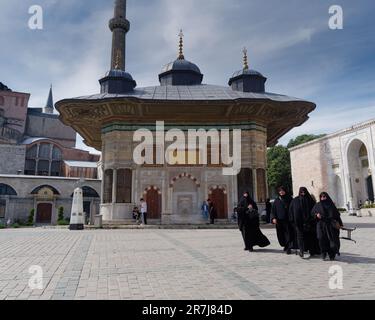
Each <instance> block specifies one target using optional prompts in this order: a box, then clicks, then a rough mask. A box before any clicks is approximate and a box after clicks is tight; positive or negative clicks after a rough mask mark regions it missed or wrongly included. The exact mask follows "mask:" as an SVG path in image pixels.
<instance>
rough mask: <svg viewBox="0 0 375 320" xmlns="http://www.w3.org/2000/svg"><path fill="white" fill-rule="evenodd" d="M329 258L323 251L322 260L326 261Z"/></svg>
mask: <svg viewBox="0 0 375 320" xmlns="http://www.w3.org/2000/svg"><path fill="white" fill-rule="evenodd" d="M326 258H327V253H322V260H323V261H325V260H326Z"/></svg>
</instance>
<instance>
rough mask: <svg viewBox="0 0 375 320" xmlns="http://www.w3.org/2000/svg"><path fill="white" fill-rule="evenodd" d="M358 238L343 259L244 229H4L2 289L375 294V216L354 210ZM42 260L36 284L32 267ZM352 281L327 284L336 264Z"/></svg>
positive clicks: (0, 295) (5, 292)
mask: <svg viewBox="0 0 375 320" xmlns="http://www.w3.org/2000/svg"><path fill="white" fill-rule="evenodd" d="M344 221H345V222H346V223H347V224H348V225H357V226H358V230H357V231H356V232H355V233H354V235H353V238H355V239H356V240H357V244H354V243H352V242H349V241H342V256H341V257H339V260H338V261H336V262H334V263H332V262H323V261H321V260H320V259H315V258H314V259H310V260H301V259H300V258H299V257H298V256H295V255H293V256H287V255H285V254H283V253H282V252H281V250H280V248H279V246H278V245H277V241H276V236H275V231H274V230H273V229H265V230H264V233H265V234H266V235H267V236H268V237H269V239H270V240H271V242H272V246H271V247H269V248H267V249H265V250H257V251H256V252H254V253H249V252H245V251H244V250H243V243H242V239H241V237H240V233H239V232H238V231H237V230H87V231H83V232H81V231H79V232H70V231H68V230H58V229H42V228H39V229H18V230H1V231H0V254H1V256H0V300H2V299H57V300H58V299H152V300H154V299H156V300H159V299H188V300H190V299H225V300H231V299H246V300H248V299H317V298H318V299H331V298H332V299H353V298H354V299H359V298H362V299H375V249H374V247H375V218H354V217H345V218H344ZM32 265H39V266H41V267H42V268H43V285H44V289H36V290H32V289H31V288H30V287H29V279H30V277H31V276H32V275H31V274H30V273H29V268H30V266H32ZM332 265H338V266H341V267H342V268H343V272H344V289H343V290H331V289H329V288H328V283H329V278H330V275H329V272H328V270H329V268H330V266H332Z"/></svg>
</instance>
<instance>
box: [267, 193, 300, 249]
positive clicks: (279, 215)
mask: <svg viewBox="0 0 375 320" xmlns="http://www.w3.org/2000/svg"><path fill="white" fill-rule="evenodd" d="M278 191H279V196H278V197H277V198H276V199H275V201H274V203H273V205H272V211H271V221H272V223H273V224H275V225H276V232H277V239H278V240H279V244H280V246H282V247H284V251H285V252H286V253H287V254H291V253H292V249H294V246H295V244H294V230H293V226H292V224H291V223H290V221H289V206H290V203H291V201H292V197H291V196H290V195H289V194H288V193H287V191H286V189H285V188H284V187H280V188H279V189H278Z"/></svg>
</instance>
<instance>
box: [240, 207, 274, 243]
mask: <svg viewBox="0 0 375 320" xmlns="http://www.w3.org/2000/svg"><path fill="white" fill-rule="evenodd" d="M243 229H244V239H245V245H246V248H249V249H250V248H252V247H255V246H259V247H261V248H265V247H267V246H269V245H270V244H271V243H270V242H269V240H268V239H267V237H266V236H265V235H264V234H263V233H262V231H261V230H260V224H259V214H258V211H257V210H255V209H247V210H246V212H245V215H244V228H243Z"/></svg>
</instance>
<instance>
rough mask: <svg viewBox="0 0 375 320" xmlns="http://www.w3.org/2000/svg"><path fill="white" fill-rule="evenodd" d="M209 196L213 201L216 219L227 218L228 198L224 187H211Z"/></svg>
mask: <svg viewBox="0 0 375 320" xmlns="http://www.w3.org/2000/svg"><path fill="white" fill-rule="evenodd" d="M209 197H210V199H211V200H212V202H213V203H214V206H215V209H216V212H217V219H228V199H227V192H226V191H225V189H224V188H222V187H215V188H211V189H210V192H209Z"/></svg>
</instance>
